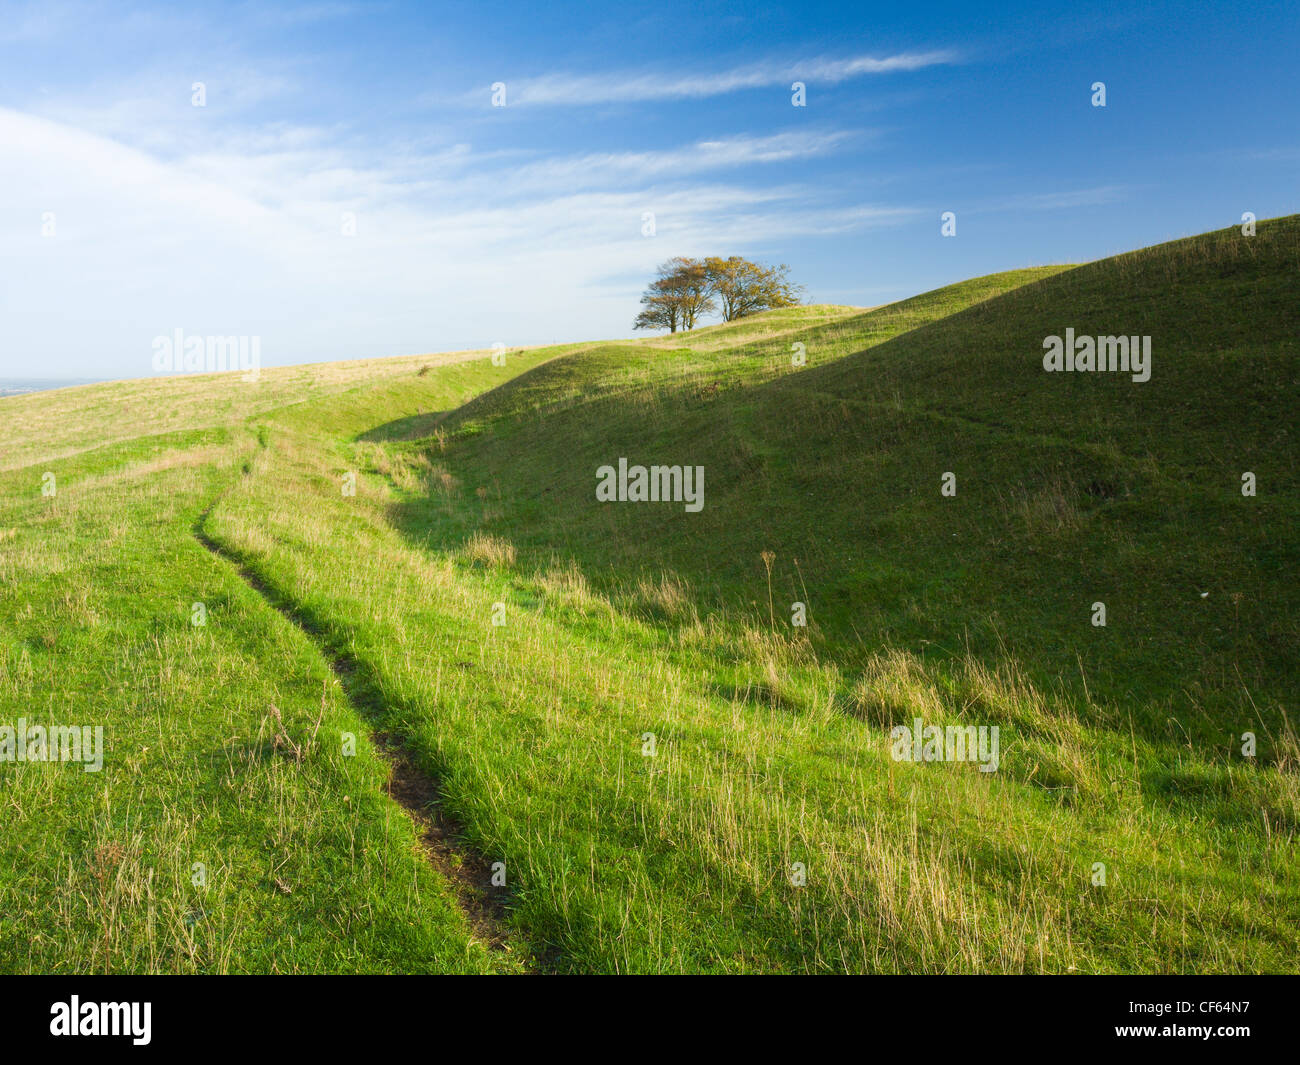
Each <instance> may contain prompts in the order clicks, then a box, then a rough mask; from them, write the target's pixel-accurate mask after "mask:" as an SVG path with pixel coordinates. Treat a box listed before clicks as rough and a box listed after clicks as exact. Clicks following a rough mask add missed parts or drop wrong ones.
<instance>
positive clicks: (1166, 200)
mask: <svg viewBox="0 0 1300 1065" xmlns="http://www.w3.org/2000/svg"><path fill="white" fill-rule="evenodd" d="M1298 46H1300V10H1297V7H1296V5H1295V4H1291V5H1287V4H1269V3H1262V4H1252V5H1251V6H1250V8H1249V10H1248V11H1247V10H1244V9H1237V10H1234V9H1233V7H1232V6H1230V5H1222V6H1215V5H1208V4H1195V5H1188V4H1179V5H1169V6H1163V7H1162V6H1160V5H1152V4H1148V3H1143V4H1119V5H1116V4H1069V5H1064V4H1062V5H1040V6H1018V5H1014V4H1004V5H988V4H970V5H952V6H947V5H936V6H929V7H925V8H922V7H921V6H920V5H907V4H888V5H878V6H877V5H869V4H859V5H853V4H845V3H837V4H824V5H821V4H794V3H779V4H765V3H752V2H750V3H735V4H731V3H728V4H699V3H689V4H676V3H658V4H655V5H653V6H646V7H644V8H640V7H637V6H630V5H629V6H616V5H597V4H573V5H567V6H566V5H563V4H555V3H547V4H538V3H527V4H513V3H506V2H500V3H492V4H483V5H477V4H474V5H471V4H464V3H458V4H447V5H443V4H405V3H388V4H348V3H330V2H321V3H303V4H285V5H275V6H271V5H262V4H253V3H240V4H217V3H210V4H202V3H198V4H186V5H177V4H158V5H134V4H115V5H102V6H101V5H95V4H82V3H64V2H62V0H42V2H40V3H31V4H26V3H22V2H17V3H12V2H8V0H6V2H5V3H4V4H3V6H2V7H0V147H2V148H3V151H2V152H0V314H2V315H3V321H4V325H5V330H4V340H3V347H2V348H0V350H2V351H3V355H2V356H0V374H3V375H5V376H10V377H14V376H19V377H21V376H31V377H48V376H67V377H97V378H107V377H136V376H145V375H148V374H149V373H150V372H151V371H152V365H151V358H152V341H153V339H154V338H155V337H157V336H160V335H169V334H171V333H172V331H173V330H174V329H176V328H181V329H183V330H184V331H185V332H186V334H188V335H206V334H213V335H245V336H257V337H260V338H261V351H262V360H263V363H264V364H267V365H281V364H288V363H295V362H307V361H317V360H324V359H336V358H361V357H371V356H383V355H398V354H409V353H415V352H424V351H439V350H451V349H458V348H470V347H489V346H491V345H492V344H494V343H497V342H500V343H505V344H508V345H516V344H530V343H546V342H552V341H563V340H581V339H594V338H604V337H619V336H628V335H631V322H632V319H633V317H634V316H635V313H636V311H637V299H638V296H639V294H640V291H641V289H642V287H643V285H644V283H645V281H646V280H647V279H648V277H649V276H650V274H651V272H652V270H653V268H654V266H655V264H656V263H658V262H660V261H662V260H664V259H667V258H669V257H671V256H674V255H703V254H720V255H728V254H741V255H747V256H751V257H755V258H759V259H763V260H767V261H772V262H784V263H788V264H789V266H790V268H791V276H792V278H793V279H794V280H796V281H798V282H801V283H802V284H803V285H805V286H806V290H807V291H806V295H807V298H808V299H809V300H810V301H812V302H834V303H851V304H858V305H874V304H879V303H883V302H888V301H890V300H893V299H898V298H902V297H905V296H908V295H911V294H914V293H916V292H921V291H925V290H927V289H930V288H934V287H936V286H939V285H942V284H946V283H948V282H951V281H956V280H960V279H962V278H964V277H969V276H973V275H978V274H983V273H989V272H992V271H995V270H1002V269H1008V268H1012V267H1018V266H1025V265H1030V264H1036V263H1046V262H1074V261H1083V260H1087V259H1092V258H1097V257H1100V256H1104V255H1108V254H1112V253H1114V252H1118V251H1123V250H1126V249H1129V248H1133V247H1138V246H1142V245H1146V244H1151V243H1156V242H1159V241H1162V240H1166V239H1172V238H1175V237H1179V236H1184V235H1188V234H1191V233H1197V232H1202V231H1204V230H1207V229H1213V228H1219V227H1223V226H1227V225H1230V224H1233V223H1234V222H1236V221H1237V220H1239V219H1240V217H1241V214H1242V212H1243V211H1253V212H1254V213H1255V214H1256V215H1257V216H1258V217H1260V218H1266V217H1269V216H1274V215H1280V214H1288V213H1293V212H1295V211H1296V210H1297V209H1298V199H1300V195H1298V194H1300V91H1298V90H1300V73H1298V71H1300V62H1298V61H1297V56H1298V55H1300V47H1298ZM796 80H799V81H803V82H804V83H805V84H806V86H807V88H806V99H807V105H806V106H805V107H794V106H792V105H791V84H792V82H794V81H796ZM1095 81H1102V82H1105V84H1106V93H1107V106H1106V107H1105V108H1098V107H1093V106H1092V104H1091V96H1092V90H1091V86H1092V84H1093V82H1095ZM195 82H202V83H203V84H204V85H205V87H206V106H203V107H195V106H193V105H192V95H193V94H192V86H193V84H194V83H195ZM495 82H503V83H504V84H505V87H506V90H505V100H506V105H505V106H504V107H494V106H492V89H491V86H492V85H493V83H495ZM944 211H954V212H956V215H957V235H956V237H953V238H943V237H941V236H940V215H941V213H942V212H944ZM646 212H653V214H654V219H655V233H654V235H653V236H644V235H643V234H642V229H643V217H644V215H645V213H646ZM347 213H350V214H352V215H354V216H355V219H356V233H355V235H354V236H344V235H343V233H342V228H343V226H342V219H343V216H344V215H345V214H347ZM51 216H52V218H51ZM50 221H52V223H53V229H52V232H51V233H48V235H46V234H43V230H46V231H48V230H49V229H50V226H49V225H48V224H47V223H48V222H50Z"/></svg>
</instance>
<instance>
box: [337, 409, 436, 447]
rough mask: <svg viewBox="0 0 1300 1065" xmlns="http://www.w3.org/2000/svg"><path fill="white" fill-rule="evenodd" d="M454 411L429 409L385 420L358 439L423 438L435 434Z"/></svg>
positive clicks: (403, 441)
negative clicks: (420, 412) (441, 423)
mask: <svg viewBox="0 0 1300 1065" xmlns="http://www.w3.org/2000/svg"><path fill="white" fill-rule="evenodd" d="M451 413H452V412H451V411H449V410H438V411H428V412H426V413H424V414H411V415H408V416H407V417H405V418H398V419H397V420H396V421H391V422H385V423H384V424H383V425H377V426H375V428H373V429H368V430H367V431H366V432H364V433H361V434H360V435H359V436H358V437H357V439H358V440H365V441H368V442H370V443H376V444H378V443H386V442H401V443H410V442H411V441H413V440H423V439H425V438H426V437H430V436H432V435H433V433H434V430H435V429H437V427H438V425H439V423H440V422H442V420H443V419H444V418H446V417H447V416H448V415H449V414H451Z"/></svg>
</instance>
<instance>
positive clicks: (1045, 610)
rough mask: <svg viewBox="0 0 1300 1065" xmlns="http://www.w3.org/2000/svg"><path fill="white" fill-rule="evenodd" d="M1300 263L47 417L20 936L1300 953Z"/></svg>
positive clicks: (384, 962)
mask: <svg viewBox="0 0 1300 1065" xmlns="http://www.w3.org/2000/svg"><path fill="white" fill-rule="evenodd" d="M1298 268H1300V218H1287V219H1280V220H1275V221H1271V222H1267V223H1261V224H1260V226H1259V229H1258V236H1256V237H1253V238H1245V237H1242V236H1241V235H1240V233H1239V232H1238V231H1237V230H1235V229H1233V230H1228V231H1225V232H1220V233H1212V234H1207V235H1205V236H1202V237H1196V238H1192V239H1190V240H1186V241H1178V242H1175V243H1173V244H1167V245H1162V246H1160V247H1157V248H1151V249H1146V250H1144V251H1141V252H1135V253H1132V254H1129V255H1124V256H1119V257H1117V258H1114V259H1108V260H1104V261H1101V262H1098V263H1092V264H1087V265H1084V266H1079V267H1073V268H1066V267H1044V268H1036V269H1031V270H1021V271H1013V272H1009V273H1004V274H996V275H991V276H989V277H985V278H978V279H974V280H971V281H968V282H964V283H962V284H959V285H954V286H950V287H948V288H944V289H940V290H938V291H936V292H933V293H927V294H925V295H922V296H918V297H916V298H914V299H911V300H906V301H903V302H901V303H898V304H893V305H889V306H886V307H880V308H875V309H872V310H859V309H855V308H843V307H805V308H794V309H790V310H787V311H775V312H769V313H768V314H765V315H761V316H755V318H753V319H747V320H743V321H741V322H737V323H731V324H729V325H725V326H718V327H711V328H708V329H701V330H696V331H695V332H693V333H691V334H685V335H683V334H678V335H676V336H673V337H661V338H653V339H643V340H639V341H633V342H618V343H592V344H585V345H568V346H565V347H562V348H553V349H530V350H526V351H513V352H510V353H508V355H507V357H506V360H505V365H504V366H493V365H492V363H491V361H490V360H489V359H487V358H486V357H485V354H486V353H479V354H477V355H475V354H474V353H468V354H464V355H460V356H447V357H444V356H425V357H420V358H417V359H407V360H376V361H373V362H369V363H366V362H358V363H351V364H346V365H345V366H341V367H340V366H337V365H326V366H320V367H295V368H292V370H285V371H268V372H265V373H264V374H263V376H262V380H261V381H260V382H258V383H256V384H252V383H243V382H239V381H238V378H237V377H234V376H231V377H192V378H178V379H166V380H152V381H143V382H123V383H120V384H114V385H100V386H93V387H88V388H82V389H75V390H69V391H68V392H65V393H49V394H45V395H30V396H24V397H17V398H14V399H6V400H3V401H0V409H3V410H4V412H5V413H6V414H8V415H9V417H7V418H6V419H5V424H4V427H3V428H0V576H2V577H3V583H2V584H0V724H4V723H6V722H7V721H9V720H10V719H11V718H16V717H18V716H19V715H21V714H25V715H26V717H28V718H29V719H33V720H35V719H38V718H39V719H43V720H50V721H59V722H76V723H88V724H95V723H101V722H102V723H104V724H105V725H106V732H107V734H108V740H107V755H106V760H105V765H104V769H103V772H102V773H98V774H92V773H82V772H81V770H80V769H79V768H76V767H70V766H66V765H58V764H37V763H28V764H19V765H13V764H6V763H3V762H0V791H2V792H3V795H2V796H0V801H3V802H4V803H5V805H6V809H7V810H8V811H10V814H9V816H8V817H7V823H6V831H5V834H4V837H3V840H4V842H3V844H2V845H0V846H2V847H3V850H4V851H5V859H6V860H5V861H3V862H0V914H3V915H4V916H3V917H2V918H0V968H3V969H8V970H14V971H25V970H28V969H38V970H60V971H83V970H87V969H93V970H105V969H112V970H114V971H116V970H131V971H135V970H155V969H156V970H164V971H202V972H224V971H302V970H313V969H322V968H323V969H342V970H349V971H350V970H363V971H484V972H486V971H497V972H517V971H523V970H529V969H531V970H539V971H602V972H606V971H607V972H631V971H636V972H646V971H748V972H772V971H785V972H825V971H846V970H847V971H873V972H894V971H903V972H919V971H970V970H979V971H1008V972H1024V971H1047V972H1071V971H1074V972H1078V971H1084V972H1117V971H1148V972H1164V971H1295V970H1296V968H1297V966H1296V957H1297V956H1298V955H1297V947H1300V882H1298V879H1300V878H1298V875H1297V874H1298V873H1300V869H1298V868H1297V862H1296V858H1295V849H1294V845H1295V836H1296V831H1297V815H1298V812H1300V788H1298V787H1297V779H1298V777H1297V773H1298V772H1300V748H1298V747H1297V741H1296V736H1295V731H1294V728H1293V725H1292V723H1291V719H1292V718H1293V717H1294V710H1295V695H1296V692H1297V689H1298V687H1300V686H1298V684H1297V668H1296V661H1297V651H1300V632H1298V630H1297V621H1296V618H1297V616H1300V615H1298V612H1297V609H1296V608H1297V606H1300V603H1297V598H1298V597H1300V592H1297V585H1296V581H1295V579H1294V575H1295V573H1296V570H1297V562H1298V561H1300V549H1298V547H1297V534H1296V532H1295V529H1296V528H1297V519H1298V518H1300V503H1297V493H1296V488H1297V484H1296V478H1297V472H1296V461H1295V460H1296V448H1295V444H1294V442H1293V435H1294V432H1295V428H1294V412H1295V410H1296V409H1297V407H1298V405H1297V400H1298V399H1300V394H1298V393H1300V380H1298V367H1300V360H1298V359H1297V355H1300V341H1298V340H1297V338H1298V337H1300V300H1298V299H1297V296H1298V295H1300V281H1298V280H1297V279H1298V278H1300V273H1297V269H1298ZM1067 327H1068V328H1073V329H1074V330H1075V331H1076V333H1078V334H1080V335H1084V334H1086V335H1110V334H1123V335H1149V336H1150V337H1151V338H1152V348H1153V364H1152V373H1151V379H1150V380H1149V381H1147V382H1145V383H1136V382H1133V381H1132V380H1131V379H1130V377H1129V376H1128V375H1120V374H1098V373H1093V374H1083V373H1077V374H1065V373H1062V374H1049V373H1045V372H1044V370H1043V368H1042V362H1041V360H1042V353H1043V346H1042V345H1043V339H1044V337H1046V336H1048V335H1051V334H1062V333H1064V331H1065V329H1066V328H1067ZM620 457H625V458H627V459H628V461H629V462H630V463H642V464H646V465H649V464H666V465H673V464H681V465H690V466H702V467H703V468H704V470H705V481H704V486H705V487H704V492H705V505H704V507H703V509H702V510H700V511H699V512H695V513H692V512H688V511H687V510H686V509H685V508H684V507H683V506H682V505H681V504H680V503H675V504H674V503H655V504H650V503H645V504H633V503H602V502H599V501H598V500H597V498H596V494H595V486H596V471H597V469H598V468H599V467H601V466H603V465H606V464H617V462H618V460H619V458H620ZM46 471H48V472H51V473H54V474H55V477H56V480H57V485H58V490H57V494H56V495H54V496H43V495H41V491H40V487H41V477H42V474H43V473H44V472H46ZM1244 472H1252V473H1254V474H1255V477H1256V480H1257V485H1258V491H1257V494H1256V495H1254V496H1245V495H1243V494H1242V491H1241V485H1242V474H1243V473H1244ZM948 473H951V474H954V475H955V485H956V494H955V495H944V494H942V493H941V485H942V484H943V479H944V475H945V474H948ZM348 474H354V475H355V477H356V480H355V494H345V492H344V491H343V486H344V485H345V484H350V483H351V482H350V481H349V480H347V479H346V478H347V475H348ZM1098 602H1101V603H1104V604H1105V608H1106V625H1105V626H1104V627H1098V626H1096V625H1094V624H1093V618H1094V616H1095V608H1094V604H1095V603H1098ZM195 603H203V604H204V605H205V611H206V622H205V624H204V625H202V626H195V625H194V624H192V616H193V605H194V604H195ZM796 603H799V604H802V605H803V609H804V614H805V616H806V621H807V624H806V626H798V625H794V624H792V619H793V618H794V617H795V616H796V614H797V611H796V608H795V606H794V604H796ZM272 707H274V711H272V709H271V708H272ZM916 717H920V718H922V719H924V721H925V722H926V723H927V724H931V723H933V724H941V725H942V724H956V723H960V724H962V725H976V726H992V725H996V726H998V727H999V729H1000V733H1001V757H1000V767H999V769H998V771H997V772H993V773H983V772H980V771H979V770H978V767H977V766H976V765H974V764H971V763H962V762H928V763H910V762H900V761H896V760H894V758H893V757H891V754H890V733H889V730H890V727H891V726H893V725H895V724H900V723H904V722H909V721H911V720H913V719H914V718H916ZM1246 732H1251V733H1254V734H1255V736H1256V743H1257V750H1256V753H1255V755H1254V757H1243V755H1242V743H1243V741H1242V734H1243V733H1246ZM348 736H352V737H354V738H355V753H350V752H349V748H348V739H347V737H348ZM413 780H424V781H426V782H430V786H429V789H428V791H427V793H420V795H421V797H420V801H419V802H412V801H411V793H412V792H413V790H414V791H417V792H418V790H419V789H418V788H417V787H416V785H415V784H413V783H412V781H413ZM430 801H431V802H432V805H431V806H430ZM404 805H405V806H406V807H407V809H408V811H415V813H416V816H415V817H412V816H410V815H409V813H407V812H404V811H403V806H404ZM426 807H427V808H429V809H432V810H433V811H434V813H435V814H436V815H437V817H438V818H439V819H440V821H439V823H440V824H442V825H443V826H444V830H445V831H446V835H447V839H448V840H450V845H448V844H447V842H446V841H445V840H444V841H441V842H439V841H434V840H432V838H431V836H432V835H437V832H434V831H433V830H432V829H430V828H429V826H428V825H426V824H425V823H424V822H422V821H421V820H420V816H422V815H421V811H422V810H424V809H425V808H426ZM445 826H450V828H449V829H446V828H445ZM435 852H436V853H435ZM431 856H432V861H431ZM196 862H197V863H202V865H203V867H204V871H205V879H204V882H203V883H202V884H199V883H196V873H195V863H196ZM1101 866H1104V867H1105V868H1104V883H1101V882H1099V878H1100V872H1099V870H1100V867H1101ZM466 869H468V870H471V872H472V875H471V876H468V877H467V876H466V875H465V870H466ZM487 870H492V872H493V874H494V875H495V878H496V879H497V880H502V879H503V880H504V884H503V885H494V884H489V883H485V878H486V876H487V875H488V874H487Z"/></svg>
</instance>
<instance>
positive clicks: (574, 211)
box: [0, 109, 910, 377]
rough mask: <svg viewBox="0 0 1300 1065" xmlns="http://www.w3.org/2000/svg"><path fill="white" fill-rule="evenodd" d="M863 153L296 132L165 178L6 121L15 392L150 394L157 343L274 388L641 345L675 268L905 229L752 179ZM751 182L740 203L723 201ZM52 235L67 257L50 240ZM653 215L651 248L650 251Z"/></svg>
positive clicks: (133, 153) (812, 135)
mask: <svg viewBox="0 0 1300 1065" xmlns="http://www.w3.org/2000/svg"><path fill="white" fill-rule="evenodd" d="M849 136H850V135H849V134H844V133H840V132H836V131H823V132H796V133H782V134H774V135H771V136H767V137H732V138H715V139H705V140H701V141H698V142H696V143H694V144H688V145H683V146H678V147H674V148H669V149H664V150H662V151H645V152H633V153H609V154H602V155H591V154H579V155H576V156H571V157H564V156H561V157H557V158H549V159H548V158H543V159H536V160H533V161H532V162H528V163H524V164H523V165H519V166H511V167H503V166H499V165H496V161H494V160H493V159H491V158H490V157H488V158H487V159H486V160H485V158H484V157H481V156H479V155H477V154H476V153H475V152H474V150H473V149H472V147H470V146H469V145H465V144H455V145H450V146H448V147H445V148H443V149H438V150H434V151H431V152H428V153H421V152H418V151H414V150H409V151H406V152H400V151H396V152H392V153H389V152H385V151H375V150H374V149H373V148H365V147H362V146H360V145H357V146H351V145H349V144H348V142H347V141H345V140H342V139H340V138H338V137H337V136H334V135H332V134H331V132H330V131H325V130H310V129H302V128H293V127H287V128H281V129H276V130H270V129H262V130H260V131H252V132H247V131H245V132H242V133H241V132H239V131H233V132H231V133H229V134H228V135H227V136H226V137H224V138H222V139H221V141H220V145H219V146H218V147H217V148H215V149H214V150H212V151H209V152H206V153H204V154H191V155H184V156H181V157H178V158H168V159H165V160H164V159H160V158H159V157H157V156H156V155H154V154H152V153H150V152H147V151H143V150H141V149H139V148H136V147H130V146H127V145H124V144H122V143H119V142H117V141H115V140H113V139H110V138H107V137H104V136H100V135H98V134H94V133H87V132H85V131H83V130H79V129H75V128H73V127H70V126H67V125H64V124H62V123H58V122H54V121H51V120H49V119H46V118H38V117H34V116H31V115H28V114H23V113H20V112H15V111H11V110H5V109H0V144H3V145H4V146H5V147H6V149H7V150H6V151H4V152H2V153H0V205H3V206H0V272H2V273H3V276H4V277H5V278H6V283H5V286H4V288H3V290H2V291H0V311H2V313H3V314H4V316H5V321H6V344H5V350H6V352H7V354H6V357H5V366H4V372H5V373H8V374H14V375H19V374H21V373H23V372H28V373H29V375H30V372H32V371H35V370H37V369H39V371H40V372H42V373H51V374H64V375H70V376H88V377H107V376H140V375H144V374H147V373H149V372H150V365H149V359H150V356H151V342H152V339H153V337H155V336H157V335H160V334H163V333H166V332H169V331H170V330H172V329H174V328H176V327H181V328H183V329H185V331H186V332H187V333H190V334H205V333H207V334H223V335H229V334H235V335H239V334H245V335H257V336H260V337H262V353H263V358H264V360H265V361H266V362H267V363H268V364H283V363H292V362H303V361H309V360H315V359H326V358H340V357H361V356H367V355H389V354H402V353H407V352H413V351H422V350H423V351H429V350H438V349H446V348H455V347H467V346H486V345H489V344H491V343H492V342H494V341H496V340H502V341H504V342H506V343H510V344H523V343H535V342H546V341H552V340H563V339H574V338H575V336H577V335H581V336H625V335H628V333H629V331H630V319H631V317H632V314H633V312H634V310H635V307H636V298H637V295H638V293H639V289H640V285H641V281H642V279H643V278H644V277H645V276H647V275H648V274H649V272H650V271H651V269H652V268H653V266H654V265H655V264H656V263H658V262H659V261H661V260H663V259H665V258H668V257H669V256H671V255H675V254H688V255H698V254H704V253H713V254H716V253H735V252H739V253H746V252H751V251H753V250H754V249H755V248H758V249H763V248H771V247H772V246H773V245H774V244H776V245H780V244H781V243H782V242H785V241H787V240H788V239H790V238H794V237H797V236H800V235H808V234H831V233H843V232H845V231H852V230H862V229H867V228H871V227H876V226H885V225H893V224H896V223H898V222H899V221H901V220H903V219H905V218H907V217H910V211H909V209H906V208H897V207H877V206H851V207H844V206H842V205H837V204H833V203H828V202H827V201H826V200H824V199H822V198H821V195H822V192H821V190H820V189H818V188H817V187H816V186H815V185H813V184H812V183H803V182H801V181H799V180H798V175H797V171H796V172H795V174H794V175H793V176H794V178H795V180H793V181H787V182H786V183H782V184H777V185H762V186H760V187H756V186H755V184H754V183H753V182H752V180H750V176H749V174H748V168H752V167H755V166H762V165H764V164H766V163H781V162H789V161H791V160H797V159H799V158H801V157H803V156H805V155H809V154H822V153H828V152H831V151H834V150H835V149H836V148H837V146H839V145H840V144H842V143H844V142H845V141H846V140H847V138H848V137H849ZM376 161H377V162H376ZM736 168H745V169H746V172H745V173H743V174H740V175H735V176H736V177H737V178H738V180H706V177H707V175H708V174H709V172H710V171H713V172H715V174H716V175H718V176H726V175H728V174H729V172H730V171H734V170H735V169H736ZM783 176H785V177H787V178H789V177H791V174H790V172H789V171H786V172H784V174H783ZM345 210H347V211H355V212H356V214H357V226H358V233H357V236H355V237H344V236H342V235H341V234H340V228H339V223H340V213H341V212H342V211H345ZM45 211H53V212H55V214H56V216H57V235H56V236H54V237H50V238H43V237H41V235H40V225H41V216H42V213H43V212H45ZM645 211H653V212H654V213H655V215H656V222H657V235H656V236H655V237H653V238H645V237H643V236H642V235H641V223H642V214H643V212H645ZM759 242H761V243H759ZM777 254H779V252H778V253H777ZM575 330H577V333H575Z"/></svg>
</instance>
